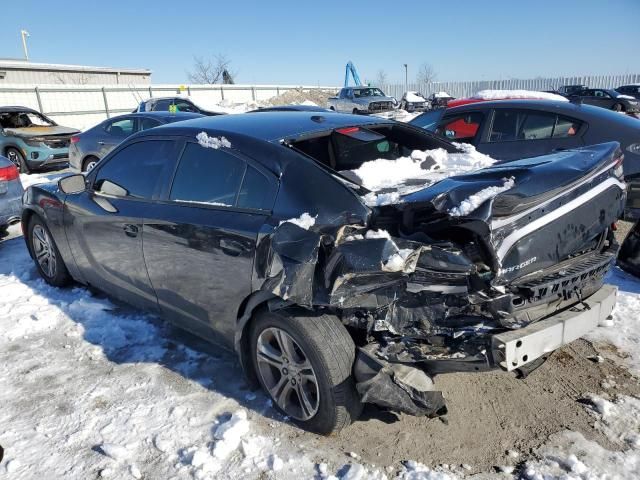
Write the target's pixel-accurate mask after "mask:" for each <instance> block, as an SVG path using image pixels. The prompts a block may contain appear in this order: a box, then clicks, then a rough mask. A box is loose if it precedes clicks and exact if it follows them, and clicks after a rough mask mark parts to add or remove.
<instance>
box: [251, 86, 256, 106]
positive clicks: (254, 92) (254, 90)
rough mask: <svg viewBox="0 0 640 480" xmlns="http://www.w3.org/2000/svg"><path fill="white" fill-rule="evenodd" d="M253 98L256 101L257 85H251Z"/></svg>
mask: <svg viewBox="0 0 640 480" xmlns="http://www.w3.org/2000/svg"><path fill="white" fill-rule="evenodd" d="M251 100H253V101H254V102H255V101H256V87H254V86H253V85H251Z"/></svg>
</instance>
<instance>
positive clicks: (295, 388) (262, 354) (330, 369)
mask: <svg viewBox="0 0 640 480" xmlns="http://www.w3.org/2000/svg"><path fill="white" fill-rule="evenodd" d="M250 346H251V358H252V362H253V368H254V371H255V373H256V376H257V377H258V380H259V382H260V384H261V386H262V388H263V389H264V390H265V392H266V393H267V394H268V395H269V396H270V397H271V399H272V400H273V403H274V404H275V405H276V406H277V408H278V409H279V410H280V411H281V412H282V413H284V414H285V415H287V416H288V417H290V418H292V419H293V420H294V421H295V422H296V423H297V424H298V425H299V426H300V427H302V428H304V429H305V430H308V431H311V432H314V433H318V434H321V435H329V434H332V433H336V432H339V431H340V430H342V429H343V428H345V427H346V426H348V425H350V424H351V423H352V422H353V421H354V420H356V419H357V418H358V416H359V415H360V413H361V411H362V403H361V402H360V398H359V396H358V393H357V391H356V388H355V382H354V380H353V377H352V376H351V371H352V368H353V362H354V360H355V345H354V343H353V340H352V339H351V337H350V336H349V333H348V332H347V330H346V329H345V327H344V325H342V323H341V322H340V320H338V318H337V317H334V316H331V315H319V316H293V315H286V314H280V313H274V312H261V313H259V314H258V316H257V317H256V319H255V321H254V322H253V325H252V327H251V333H250Z"/></svg>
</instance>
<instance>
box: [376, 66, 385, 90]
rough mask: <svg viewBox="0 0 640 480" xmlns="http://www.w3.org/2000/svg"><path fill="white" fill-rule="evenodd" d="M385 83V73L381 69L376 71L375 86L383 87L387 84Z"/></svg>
mask: <svg viewBox="0 0 640 480" xmlns="http://www.w3.org/2000/svg"><path fill="white" fill-rule="evenodd" d="M387 81H388V79H387V72H385V71H384V70H382V69H380V70H378V76H377V77H376V86H378V87H382V86H383V85H386V84H387Z"/></svg>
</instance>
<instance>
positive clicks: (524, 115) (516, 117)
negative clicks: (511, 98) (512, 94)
mask: <svg viewBox="0 0 640 480" xmlns="http://www.w3.org/2000/svg"><path fill="white" fill-rule="evenodd" d="M555 123H556V115H555V114H552V113H546V112H536V111H531V110H511V109H496V110H495V113H494V116H493V123H492V125H491V132H490V134H489V141H490V142H512V141H516V140H542V139H547V138H551V137H552V136H553V129H554V126H555Z"/></svg>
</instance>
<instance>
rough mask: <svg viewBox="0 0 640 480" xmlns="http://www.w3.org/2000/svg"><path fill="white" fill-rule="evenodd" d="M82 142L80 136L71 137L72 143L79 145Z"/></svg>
mask: <svg viewBox="0 0 640 480" xmlns="http://www.w3.org/2000/svg"><path fill="white" fill-rule="evenodd" d="M79 141H80V135H74V136H73V137H71V143H78V142H79Z"/></svg>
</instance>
